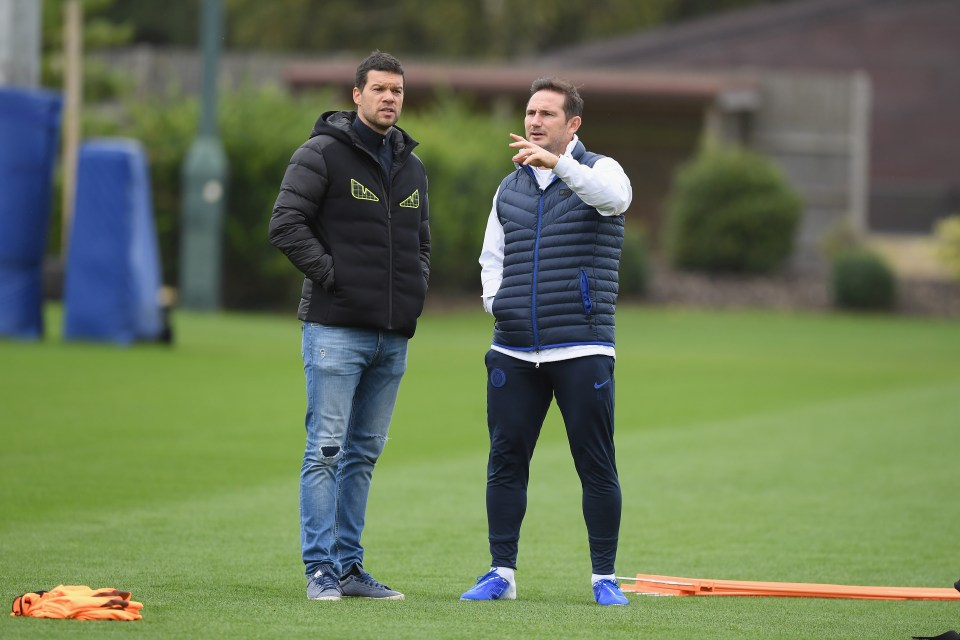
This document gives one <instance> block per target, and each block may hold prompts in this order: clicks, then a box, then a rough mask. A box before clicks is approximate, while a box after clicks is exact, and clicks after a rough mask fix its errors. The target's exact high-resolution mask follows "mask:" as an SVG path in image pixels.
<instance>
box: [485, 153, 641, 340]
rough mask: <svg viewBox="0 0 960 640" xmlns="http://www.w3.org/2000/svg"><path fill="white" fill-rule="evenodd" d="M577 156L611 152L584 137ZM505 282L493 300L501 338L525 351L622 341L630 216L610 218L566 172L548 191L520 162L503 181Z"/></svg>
mask: <svg viewBox="0 0 960 640" xmlns="http://www.w3.org/2000/svg"><path fill="white" fill-rule="evenodd" d="M572 155H573V157H574V159H575V160H577V161H578V162H580V163H581V164H585V165H587V166H589V167H592V166H593V165H594V163H596V161H597V160H599V159H600V158H602V157H603V156H600V155H597V154H595V153H590V152H588V151H586V150H585V149H584V147H583V144H582V143H580V142H578V143H577V144H576V146H575V147H574V150H573V154H572ZM497 216H498V217H499V219H500V223H501V224H502V225H503V231H504V256H503V282H502V283H501V284H500V289H499V290H498V291H497V295H496V298H494V301H493V315H494V317H495V318H496V325H495V327H494V334H493V343H494V344H495V345H497V346H500V347H506V348H509V349H515V350H519V351H538V350H540V349H548V348H551V347H564V346H573V345H606V346H613V345H614V341H615V339H614V333H615V325H614V311H615V309H616V304H617V290H618V278H617V272H618V268H619V264H620V251H621V248H622V247H623V215H617V216H603V215H600V213H599V212H598V211H597V210H596V209H594V208H593V207H591V206H589V205H587V204H586V203H584V202H583V201H582V200H581V199H580V198H579V197H578V196H577V195H576V194H575V193H573V191H572V190H571V189H570V188H569V187H567V185H566V184H564V183H563V182H562V181H561V180H560V179H559V178H556V177H555V178H554V180H553V182H551V183H550V184H549V185H548V186H547V188H546V189H544V190H543V191H541V190H540V188H539V185H538V184H537V180H536V178H535V177H534V174H533V170H532V169H530V168H529V167H520V168H518V169H517V170H516V171H514V172H513V173H512V174H510V175H509V176H507V177H506V178H504V180H503V182H501V183H500V191H499V194H498V196H497Z"/></svg>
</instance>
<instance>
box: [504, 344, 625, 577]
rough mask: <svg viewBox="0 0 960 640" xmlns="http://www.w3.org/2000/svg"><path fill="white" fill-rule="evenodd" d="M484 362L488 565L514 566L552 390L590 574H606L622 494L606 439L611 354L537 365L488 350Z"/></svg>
mask: <svg viewBox="0 0 960 640" xmlns="http://www.w3.org/2000/svg"><path fill="white" fill-rule="evenodd" d="M486 365H487V426H488V428H489V431H490V457H489V460H488V463H487V526H488V531H489V539H490V555H491V556H492V566H495V567H510V568H514V569H515V568H516V567H517V548H518V543H519V540H520V525H521V523H522V522H523V516H524V514H525V513H526V510H527V482H528V480H529V477H530V460H531V458H532V457H533V450H534V447H535V446H536V444H537V439H538V438H539V436H540V430H541V428H542V427H543V421H544V419H545V418H546V415H547V410H548V409H549V408H550V403H551V401H552V400H553V398H554V397H556V400H557V406H558V407H559V409H560V413H561V415H562V416H563V422H564V425H565V427H566V431H567V440H568V441H569V444H570V453H571V454H572V455H573V462H574V465H575V467H576V469H577V474H578V475H579V476H580V484H581V486H582V488H583V499H582V502H583V519H584V521H585V522H586V525H587V536H588V541H589V545H590V560H591V563H592V566H593V572H594V573H596V574H612V573H613V572H614V563H615V561H616V556H617V541H618V537H619V532H620V510H621V502H622V498H621V495H620V481H619V479H618V476H617V463H616V455H615V451H614V445H613V414H614V379H613V368H614V359H613V358H612V357H609V356H584V357H580V358H572V359H569V360H562V361H559V362H543V363H540V365H539V366H537V365H536V364H534V363H532V362H525V361H523V360H518V359H517V358H512V357H510V356H508V355H505V354H503V353H500V352H498V351H494V350H490V351H488V352H487V355H486Z"/></svg>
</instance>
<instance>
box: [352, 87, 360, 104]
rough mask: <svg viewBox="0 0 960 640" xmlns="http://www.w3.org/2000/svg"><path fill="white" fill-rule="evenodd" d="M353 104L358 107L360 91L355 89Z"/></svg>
mask: <svg viewBox="0 0 960 640" xmlns="http://www.w3.org/2000/svg"><path fill="white" fill-rule="evenodd" d="M353 104H355V105H356V106H358V107H359V106H360V89H358V88H357V87H354V88H353Z"/></svg>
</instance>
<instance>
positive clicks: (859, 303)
mask: <svg viewBox="0 0 960 640" xmlns="http://www.w3.org/2000/svg"><path fill="white" fill-rule="evenodd" d="M831 284H832V288H833V301H834V304H835V305H836V306H838V307H843V308H848V309H890V308H892V307H893V304H894V301H895V298H896V278H895V276H894V274H893V270H892V269H890V267H889V266H888V265H887V263H886V262H885V261H884V260H883V258H881V257H880V256H879V255H878V254H876V253H874V252H872V251H869V250H866V249H854V250H850V251H845V252H843V253H841V254H839V255H838V256H837V257H836V258H835V259H834V262H833V272H832V280H831Z"/></svg>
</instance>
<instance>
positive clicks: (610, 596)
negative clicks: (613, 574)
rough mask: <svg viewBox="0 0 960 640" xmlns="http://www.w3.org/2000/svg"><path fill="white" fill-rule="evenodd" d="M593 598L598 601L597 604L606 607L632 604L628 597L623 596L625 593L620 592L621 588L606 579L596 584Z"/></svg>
mask: <svg viewBox="0 0 960 640" xmlns="http://www.w3.org/2000/svg"><path fill="white" fill-rule="evenodd" d="M593 597H594V598H595V599H596V600H597V604H600V605H603V606H605V607H607V606H610V605H625V604H630V601H629V600H627V597H626V596H625V595H623V591H620V587H619V586H617V583H616V582H615V581H613V580H607V579H604V580H597V581H596V582H594V583H593Z"/></svg>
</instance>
